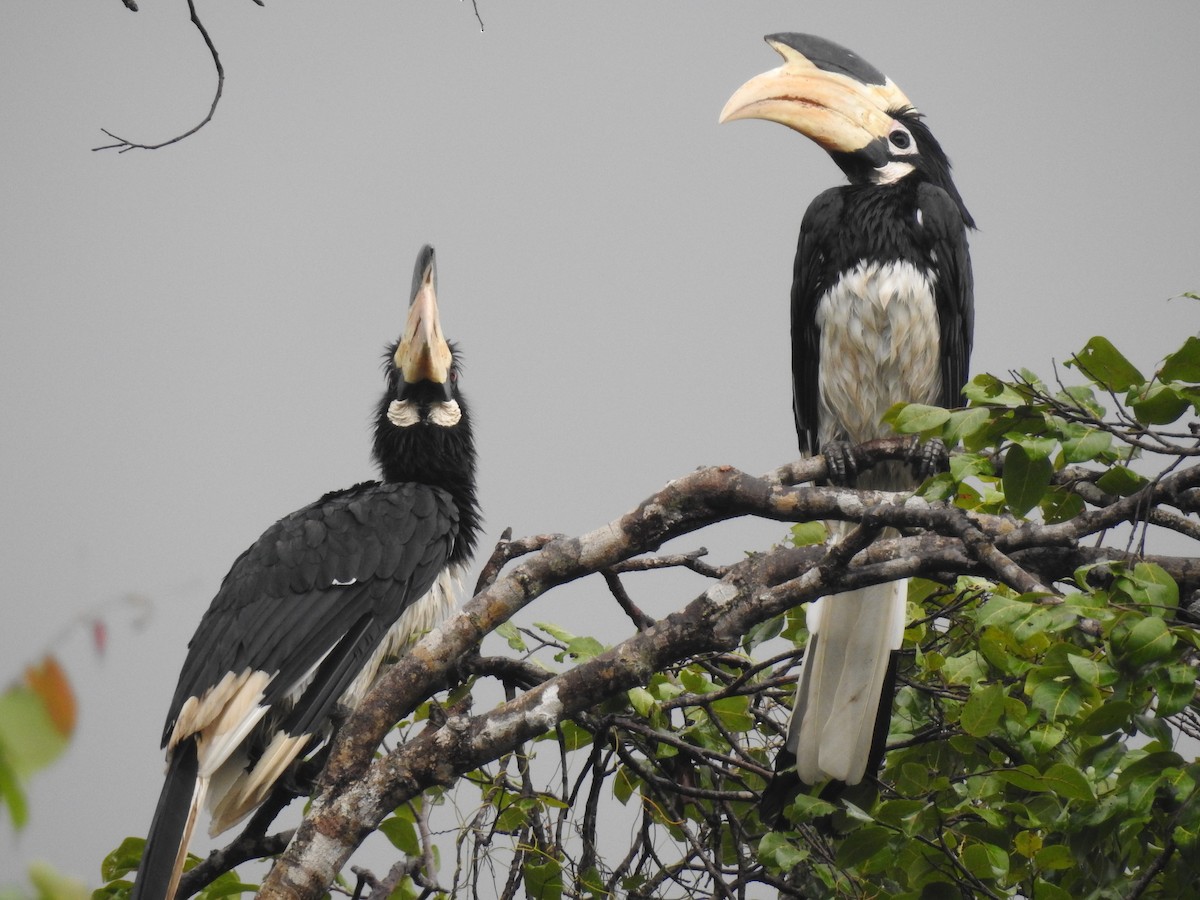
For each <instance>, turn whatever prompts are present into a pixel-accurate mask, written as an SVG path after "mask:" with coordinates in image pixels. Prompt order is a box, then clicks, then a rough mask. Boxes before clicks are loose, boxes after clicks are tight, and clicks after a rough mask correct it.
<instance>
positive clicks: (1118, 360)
mask: <svg viewBox="0 0 1200 900" xmlns="http://www.w3.org/2000/svg"><path fill="white" fill-rule="evenodd" d="M1071 362H1072V363H1074V364H1075V365H1076V366H1077V367H1078V368H1079V370H1080V371H1082V372H1083V374H1084V375H1086V376H1087V377H1088V378H1090V379H1091V380H1092V381H1094V382H1096V383H1097V384H1100V385H1103V386H1104V387H1106V388H1108V389H1109V390H1110V391H1114V392H1120V391H1127V390H1129V388H1130V387H1132V386H1133V385H1135V384H1142V383H1143V382H1144V381H1145V380H1146V379H1145V377H1144V376H1143V375H1142V373H1141V372H1139V371H1138V370H1137V368H1136V367H1135V366H1134V365H1133V363H1131V362H1130V361H1129V360H1127V359H1126V358H1125V357H1124V356H1123V355H1122V354H1121V351H1119V350H1118V349H1117V348H1116V347H1114V346H1113V345H1112V342H1111V341H1110V340H1109V339H1108V338H1106V337H1094V338H1092V339H1091V340H1090V341H1088V342H1087V344H1085V345H1084V348H1083V349H1082V350H1080V351H1079V352H1078V353H1077V354H1075V357H1074V358H1073V359H1072V360H1071ZM1070 364H1071V363H1068V365H1070Z"/></svg>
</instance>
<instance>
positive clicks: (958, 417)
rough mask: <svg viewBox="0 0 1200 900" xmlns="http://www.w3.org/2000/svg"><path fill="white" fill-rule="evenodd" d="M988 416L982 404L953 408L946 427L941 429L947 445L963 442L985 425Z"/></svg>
mask: <svg viewBox="0 0 1200 900" xmlns="http://www.w3.org/2000/svg"><path fill="white" fill-rule="evenodd" d="M990 418H991V416H990V414H989V413H988V411H987V409H986V408H985V407H982V406H975V407H972V408H971V409H959V410H955V411H954V412H952V413H950V418H949V420H948V421H947V422H946V427H945V428H943V429H942V438H943V440H945V442H946V445H947V446H949V447H953V446H955V445H956V444H959V443H965V442H966V440H967V439H968V438H969V437H971V436H972V435H974V434H975V433H976V432H977V431H979V430H980V429H981V428H983V427H984V426H986V425H987V423H988V420H989V419H990Z"/></svg>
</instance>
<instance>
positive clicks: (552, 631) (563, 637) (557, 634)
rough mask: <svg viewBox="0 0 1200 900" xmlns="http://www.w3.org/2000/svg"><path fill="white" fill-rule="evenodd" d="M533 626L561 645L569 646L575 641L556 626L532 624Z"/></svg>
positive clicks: (569, 634)
mask: <svg viewBox="0 0 1200 900" xmlns="http://www.w3.org/2000/svg"><path fill="white" fill-rule="evenodd" d="M533 626H534V628H540V629H541V630H542V631H544V632H546V634H548V635H550V637H552V638H554V639H555V640H556V641H559V642H561V643H563V644H569V643H570V642H571V641H572V640H574V639H575V635H573V634H572V633H571V632H569V631H567V630H566V629H565V628H559V627H558V626H557V625H552V624H550V623H549V622H534V623H533Z"/></svg>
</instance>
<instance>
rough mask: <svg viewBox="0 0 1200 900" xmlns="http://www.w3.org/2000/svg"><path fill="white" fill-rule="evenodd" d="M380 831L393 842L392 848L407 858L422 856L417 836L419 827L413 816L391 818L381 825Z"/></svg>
mask: <svg viewBox="0 0 1200 900" xmlns="http://www.w3.org/2000/svg"><path fill="white" fill-rule="evenodd" d="M401 808H402V809H404V808H405V807H401ZM379 830H380V831H382V832H383V835H384V837H386V838H387V839H388V840H389V841H391V842H392V846H393V847H395V848H396V849H397V850H399V851H400V852H401V853H403V854H404V855H405V856H420V855H421V841H420V838H419V837H418V836H417V826H416V824H415V823H414V822H413V821H412V819H411V816H409V817H401V816H399V815H394V816H389V817H388V818H386V819H384V820H383V821H382V822H380V823H379Z"/></svg>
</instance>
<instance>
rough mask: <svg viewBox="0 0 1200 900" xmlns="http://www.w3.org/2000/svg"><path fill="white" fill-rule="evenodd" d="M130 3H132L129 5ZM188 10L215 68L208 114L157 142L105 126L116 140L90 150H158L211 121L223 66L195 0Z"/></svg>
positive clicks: (222, 79) (130, 0)
mask: <svg viewBox="0 0 1200 900" xmlns="http://www.w3.org/2000/svg"><path fill="white" fill-rule="evenodd" d="M254 2H255V3H257V4H258V5H259V6H262V5H263V4H262V0H254ZM131 4H132V5H131ZM125 5H126V6H128V7H129V8H130V9H132V10H134V11H135V12H136V11H137V4H136V3H135V2H134V0H126V2H125ZM188 10H189V11H190V12H191V14H192V24H193V25H195V26H196V30H197V31H199V32H200V36H201V37H203V38H204V43H205V45H206V46H207V47H208V52H209V53H211V54H212V60H213V66H214V67H215V68H216V70H217V92H216V93H215V94H213V99H212V106H210V107H209V108H208V115H206V116H205V117H204V118H203V119H201V120H200V121H199V122H198V123H196V124H195V125H194V126H192V127H191V128H189V129H188V130H187V131H185V132H184V133H183V134H177V135H176V136H175V137H173V138H171V139H170V140H166V141H163V142H162V143H159V144H139V143H137V142H136V141H131V140H129V139H128V138H123V137H121V136H120V135H117V134H113V133H112V132H111V131H109V130H108V129H107V128H101V129H100V130H101V131H103V132H104V133H105V134H107V135H108V136H109V137H110V138H112V139H113V140H114V141H116V143H115V144H105V145H104V146H103V147H93V148H92V150H93V151H96V150H116V151H117V152H118V153H125V152H127V151H129V150H158V149H160V148H162V147H167V146H169V145H171V144H175V143H178V142H179V141H182V140H183V139H184V138H186V137H191V136H192V135H193V134H195V133H196V132H197V131H199V130H200V129H201V128H203V127H204V126H205V125H207V124H208V123H209V122H211V121H212V117H213V114H214V113H215V112H216V111H217V104H218V103H220V102H221V91H222V90H224V88H225V67H224V66H222V65H221V57H220V55H219V54H218V53H217V47H216V44H214V43H213V41H212V38H211V37H210V36H209V34H208V30H207V29H206V28H205V27H204V23H203V22H201V21H200V17H199V16H198V15H197V14H196V3H195V0H188Z"/></svg>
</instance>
